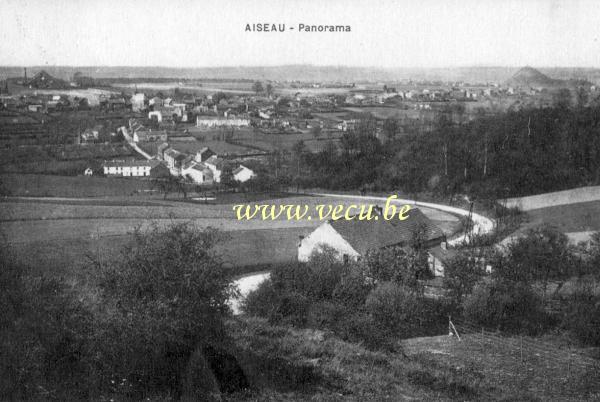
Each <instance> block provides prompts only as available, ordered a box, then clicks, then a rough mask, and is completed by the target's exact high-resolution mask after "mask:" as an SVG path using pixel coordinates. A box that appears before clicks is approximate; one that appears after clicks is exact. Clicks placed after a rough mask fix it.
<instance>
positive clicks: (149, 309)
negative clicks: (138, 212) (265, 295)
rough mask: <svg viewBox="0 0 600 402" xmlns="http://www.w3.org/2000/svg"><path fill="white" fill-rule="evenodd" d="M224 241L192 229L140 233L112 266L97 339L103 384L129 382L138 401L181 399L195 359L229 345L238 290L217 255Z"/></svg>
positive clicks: (128, 392)
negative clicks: (162, 396) (227, 324)
mask: <svg viewBox="0 0 600 402" xmlns="http://www.w3.org/2000/svg"><path fill="white" fill-rule="evenodd" d="M218 240H219V236H218V234H217V233H216V232H215V231H213V230H205V231H197V230H194V229H193V228H191V227H190V226H189V225H187V224H177V225H173V226H170V227H168V228H159V227H154V228H152V229H151V230H150V231H149V232H147V233H141V232H139V231H138V232H136V233H135V239H134V241H133V242H132V243H131V244H130V245H128V246H127V247H125V248H124V250H123V252H122V258H121V259H120V260H119V261H117V262H115V263H113V264H111V265H109V266H106V267H104V270H103V279H102V281H101V285H100V286H101V289H102V291H103V297H104V300H103V305H104V306H106V309H105V311H104V312H103V315H102V316H101V317H100V320H101V322H100V323H99V330H98V333H97V335H96V344H97V348H98V353H97V354H98V356H99V359H98V361H97V363H98V366H99V369H98V376H99V380H100V381H101V383H102V384H110V383H111V381H114V377H118V379H125V380H126V381H127V383H128V384H132V386H131V387H129V388H127V389H125V390H124V391H123V393H124V394H125V395H126V396H128V397H131V398H140V397H144V395H148V394H149V393H150V394H152V393H155V392H159V393H166V394H169V395H174V396H180V395H181V389H182V384H183V379H184V378H183V377H184V376H185V370H186V367H187V365H188V362H189V360H190V358H191V356H192V354H193V353H194V352H195V351H196V350H198V348H204V347H206V346H209V345H214V346H219V345H222V344H223V342H225V340H226V336H225V333H224V327H223V325H224V324H223V317H225V316H226V315H227V314H228V312H229V307H228V304H227V302H228V300H229V298H230V297H231V296H232V295H234V294H235V289H234V288H233V285H232V284H231V282H230V280H229V278H228V277H227V275H226V274H225V273H224V271H223V270H222V269H221V264H220V261H219V259H218V258H217V257H216V255H215V254H214V252H213V246H214V245H215V244H216V242H217V241H218ZM118 391H119V390H118ZM118 393H119V392H117V394H118Z"/></svg>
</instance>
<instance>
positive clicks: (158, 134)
mask: <svg viewBox="0 0 600 402" xmlns="http://www.w3.org/2000/svg"><path fill="white" fill-rule="evenodd" d="M164 141H167V131H166V130H152V129H141V130H137V131H135V132H134V133H133V142H164Z"/></svg>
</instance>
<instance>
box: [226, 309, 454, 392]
mask: <svg viewBox="0 0 600 402" xmlns="http://www.w3.org/2000/svg"><path fill="white" fill-rule="evenodd" d="M229 332H230V333H231V334H232V336H233V338H234V343H235V346H236V348H237V349H238V353H236V355H237V356H238V360H239V362H240V364H241V366H242V368H243V369H244V372H245V373H246V375H247V376H248V379H249V382H250V384H251V386H252V387H253V388H254V391H252V392H251V393H249V394H245V395H231V396H229V397H228V398H227V400H230V401H256V400H261V401H282V400H286V401H306V400H319V401H384V400H389V401H398V400H448V399H449V398H448V397H444V396H442V395H439V393H437V392H432V391H430V390H427V389H424V388H420V387H417V386H413V385H411V384H410V382H409V380H408V379H407V375H406V374H407V372H408V371H410V370H411V369H416V368H419V367H420V365H418V364H416V365H415V364H413V363H412V362H411V361H409V360H408V359H405V358H404V357H402V355H401V354H395V353H381V352H373V351H368V350H366V349H365V348H363V347H362V346H360V345H356V344H351V343H347V342H343V341H341V340H339V339H338V338H336V337H334V336H331V335H328V334H324V333H323V332H321V331H314V330H297V329H291V328H286V327H276V326H271V325H269V324H267V323H266V322H265V321H264V320H262V319H257V318H240V319H236V320H235V321H231V322H230V323H229Z"/></svg>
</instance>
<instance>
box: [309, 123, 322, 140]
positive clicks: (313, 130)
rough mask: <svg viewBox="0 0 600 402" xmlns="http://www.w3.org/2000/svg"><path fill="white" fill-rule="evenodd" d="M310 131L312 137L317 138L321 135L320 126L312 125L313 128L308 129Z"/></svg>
mask: <svg viewBox="0 0 600 402" xmlns="http://www.w3.org/2000/svg"><path fill="white" fill-rule="evenodd" d="M310 132H311V133H312V135H313V137H315V138H319V137H320V136H321V127H320V126H314V127H313V128H311V129H310Z"/></svg>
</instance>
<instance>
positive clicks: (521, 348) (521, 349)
mask: <svg viewBox="0 0 600 402" xmlns="http://www.w3.org/2000/svg"><path fill="white" fill-rule="evenodd" d="M520 339H521V347H520V351H521V363H523V335H521V337H520Z"/></svg>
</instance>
